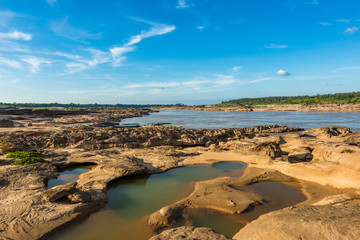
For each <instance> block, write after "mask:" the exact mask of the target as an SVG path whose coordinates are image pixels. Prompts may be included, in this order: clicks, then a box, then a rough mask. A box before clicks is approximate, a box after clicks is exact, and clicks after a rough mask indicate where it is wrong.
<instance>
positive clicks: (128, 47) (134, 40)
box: [110, 20, 176, 66]
mask: <svg viewBox="0 0 360 240" xmlns="http://www.w3.org/2000/svg"><path fill="white" fill-rule="evenodd" d="M137 21H141V22H145V23H148V24H150V25H152V27H151V28H150V30H148V31H142V32H141V33H140V34H137V35H133V36H131V37H130V39H129V41H128V42H126V43H125V44H123V45H122V46H119V47H114V48H111V49H110V53H111V56H112V58H113V60H114V61H113V65H114V66H121V64H122V62H123V61H124V60H125V59H126V57H125V56H124V55H125V54H126V53H128V52H132V51H135V50H136V46H135V45H136V44H138V43H140V42H141V41H142V40H143V39H145V38H150V37H154V36H159V35H164V34H167V33H170V32H172V31H174V30H175V29H176V27H175V26H171V25H167V24H162V23H154V22H149V21H144V20H137Z"/></svg>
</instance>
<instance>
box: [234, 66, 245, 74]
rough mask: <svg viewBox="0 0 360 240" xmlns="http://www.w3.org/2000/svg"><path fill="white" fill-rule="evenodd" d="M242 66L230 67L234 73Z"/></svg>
mask: <svg viewBox="0 0 360 240" xmlns="http://www.w3.org/2000/svg"><path fill="white" fill-rule="evenodd" d="M242 68H243V67H242V66H235V67H233V68H232V71H233V72H234V73H236V72H239V70H240V69H242Z"/></svg>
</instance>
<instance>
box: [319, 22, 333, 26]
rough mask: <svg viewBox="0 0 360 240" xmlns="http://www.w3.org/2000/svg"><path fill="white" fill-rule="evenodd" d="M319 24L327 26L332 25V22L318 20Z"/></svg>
mask: <svg viewBox="0 0 360 240" xmlns="http://www.w3.org/2000/svg"><path fill="white" fill-rule="evenodd" d="M320 24H321V25H323V26H329V25H332V23H329V22H320Z"/></svg>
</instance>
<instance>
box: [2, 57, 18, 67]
mask: <svg viewBox="0 0 360 240" xmlns="http://www.w3.org/2000/svg"><path fill="white" fill-rule="evenodd" d="M0 64H3V65H7V66H10V67H14V68H21V64H20V62H18V61H16V60H12V59H8V58H5V57H2V56H0Z"/></svg>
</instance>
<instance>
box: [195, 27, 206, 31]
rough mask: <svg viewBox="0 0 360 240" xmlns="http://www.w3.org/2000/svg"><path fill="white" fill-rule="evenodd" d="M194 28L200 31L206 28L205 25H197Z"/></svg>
mask: <svg viewBox="0 0 360 240" xmlns="http://www.w3.org/2000/svg"><path fill="white" fill-rule="evenodd" d="M196 28H197V29H199V30H200V31H202V30H205V29H206V27H204V26H197V27H196Z"/></svg>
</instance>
